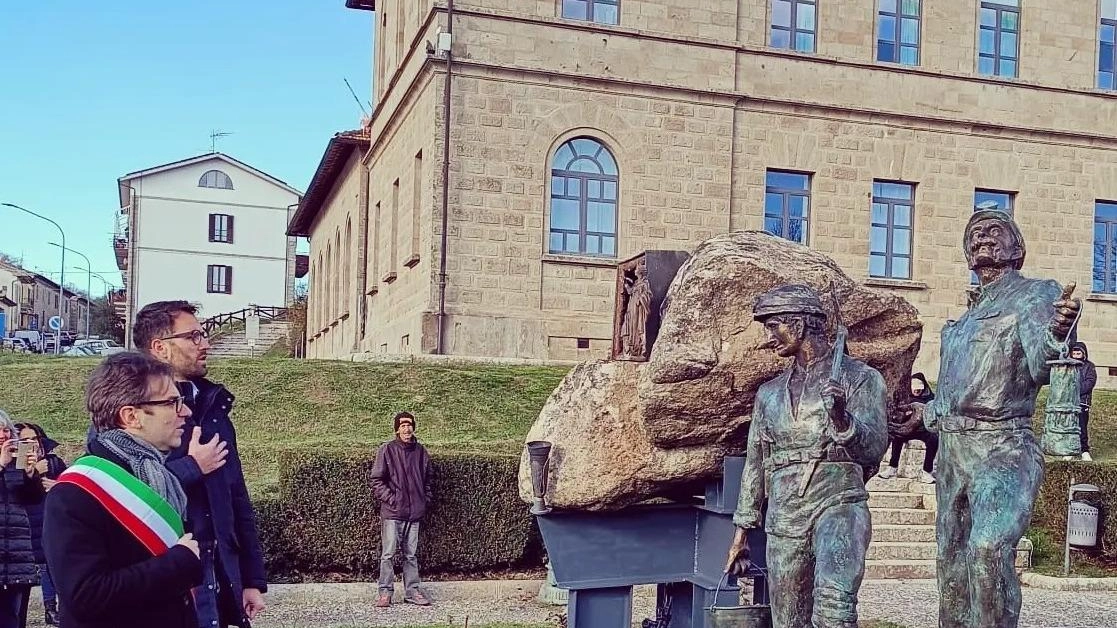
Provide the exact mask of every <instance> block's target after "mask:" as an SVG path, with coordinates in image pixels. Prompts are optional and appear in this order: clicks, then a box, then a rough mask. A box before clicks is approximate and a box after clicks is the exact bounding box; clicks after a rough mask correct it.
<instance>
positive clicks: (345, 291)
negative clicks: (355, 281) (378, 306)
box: [341, 216, 356, 312]
mask: <svg viewBox="0 0 1117 628" xmlns="http://www.w3.org/2000/svg"><path fill="white" fill-rule="evenodd" d="M341 263H342V265H343V266H342V269H341V274H342V282H341V283H342V293H341V311H342V312H348V311H349V303H350V300H351V299H352V298H353V297H352V296H350V295H351V294H352V292H351V290H352V289H353V285H352V283H351V282H350V278H351V277H352V273H353V265H354V264H355V263H356V262H354V260H353V222H352V220H351V219H350V217H349V216H346V217H345V257H343V258H342V261H341Z"/></svg>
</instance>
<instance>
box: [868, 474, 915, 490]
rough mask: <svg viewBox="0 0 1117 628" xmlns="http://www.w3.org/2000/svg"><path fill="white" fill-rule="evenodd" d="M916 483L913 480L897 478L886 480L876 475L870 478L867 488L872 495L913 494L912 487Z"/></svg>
mask: <svg viewBox="0 0 1117 628" xmlns="http://www.w3.org/2000/svg"><path fill="white" fill-rule="evenodd" d="M914 482H915V481H914V480H912V479H911V478H900V477H896V478H892V479H890V480H886V479H884V478H882V477H880V476H879V475H874V476H873V477H871V478H869V481H868V482H867V483H866V484H865V488H866V489H868V490H869V492H870V493H910V492H912V490H911V485H912V484H913V483H914Z"/></svg>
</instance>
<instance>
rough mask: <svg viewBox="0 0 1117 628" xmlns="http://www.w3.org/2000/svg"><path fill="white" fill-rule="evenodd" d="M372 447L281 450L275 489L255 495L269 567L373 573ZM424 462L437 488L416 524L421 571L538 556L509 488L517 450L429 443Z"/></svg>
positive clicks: (528, 520)
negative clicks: (445, 448)
mask: <svg viewBox="0 0 1117 628" xmlns="http://www.w3.org/2000/svg"><path fill="white" fill-rule="evenodd" d="M375 456H376V452H375V451H371V452H370V451H368V450H362V451H359V452H353V451H349V452H339V451H336V450H335V451H314V452H306V453H285V454H281V456H280V460H279V463H280V485H279V494H278V496H277V497H276V498H274V499H265V500H261V501H259V502H258V503H257V504H256V510H257V517H258V519H259V526H260V534H261V541H262V543H263V546H264V548H265V552H266V554H267V562H268V570H269V573H271V574H278V575H280V576H281V577H286V578H291V577H303V576H310V577H319V578H320V577H324V576H325V577H328V576H329V575H330V574H344V576H345V577H357V578H372V579H375V578H376V576H377V574H379V570H380V563H379V560H380V516H379V512H380V507H379V504H378V503H377V501H376V498H375V497H373V493H372V481H371V477H370V474H371V471H372V465H373V462H374V460H375ZM431 463H432V468H433V474H434V477H433V491H434V495H435V498H434V503H433V504H432V506H431V509H430V510H429V511H428V513H427V516H426V518H425V519H424V520H423V523H422V525H421V526H420V528H419V556H418V558H419V565H420V570H421V571H422V572H427V573H429V572H439V571H442V572H445V571H484V570H489V569H499V568H505V567H511V566H521V565H531V566H538V565H541V564H542V561H541V556H540V550H539V547H540V543H539V540H538V532H537V531H536V530H535V523H534V520H533V519H532V517H531V516H530V515H529V514H528V507H527V505H526V504H524V503H523V502H522V501H520V498H519V495H518V491H517V488H516V474H517V468H518V466H519V463H520V459H519V457H518V456H510V455H491V454H485V453H439V452H431Z"/></svg>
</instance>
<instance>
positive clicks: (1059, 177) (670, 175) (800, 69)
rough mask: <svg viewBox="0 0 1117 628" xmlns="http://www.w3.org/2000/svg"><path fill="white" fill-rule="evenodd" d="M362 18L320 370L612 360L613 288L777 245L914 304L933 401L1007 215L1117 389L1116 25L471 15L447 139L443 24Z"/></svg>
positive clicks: (463, 1)
mask: <svg viewBox="0 0 1117 628" xmlns="http://www.w3.org/2000/svg"><path fill="white" fill-rule="evenodd" d="M347 4H348V5H349V6H351V7H352V8H360V9H371V10H373V11H374V13H372V15H373V18H374V20H375V28H376V37H375V51H374V63H373V66H374V80H373V83H374V85H375V88H374V99H375V102H376V103H377V106H376V112H375V115H374V116H373V117H372V119H371V121H370V122H369V124H368V125H367V127H366V128H365V129H363V131H362V132H364V133H367V134H368V137H369V148H368V149H367V151H364V153H363V154H362V155H360V156H359V157H356V156H353V157H351V158H350V159H349V166H348V167H350V168H352V169H353V170H355V171H356V175H354V176H355V178H356V179H357V182H353V181H350V180H349V179H348V178H344V177H338V179H337V181H342V179H344V181H342V182H340V183H338V182H336V181H330V182H327V183H328V184H329V185H330V186H334V185H336V186H337V187H336V189H335V188H334V187H331V189H330V190H329V193H330V194H332V195H334V196H344V197H345V199H347V200H346V202H344V203H343V202H342V201H341V200H336V199H335V200H332V201H328V202H327V201H322V202H320V203H318V204H317V205H313V204H310V205H308V204H307V203H306V202H305V200H304V206H300V208H299V210H298V212H296V221H300V220H301V223H300V224H301V225H302V231H304V232H305V234H306V235H310V237H311V284H312V285H313V284H314V283H315V279H316V278H317V279H318V280H319V283H320V284H325V283H326V282H328V281H332V280H334V279H336V277H337V275H338V270H337V269H339V268H353V269H356V270H355V275H356V274H360V275H361V276H362V277H363V278H364V279H363V280H358V281H357V282H355V283H353V284H349V283H348V282H347V281H343V282H342V283H343V286H348V288H347V289H340V288H339V289H337V290H333V289H332V288H328V289H327V290H326V291H325V292H323V291H322V290H321V289H319V288H313V287H312V289H311V312H312V313H311V317H310V324H309V326H308V355H309V356H311V357H346V356H348V355H351V354H353V353H363V352H371V353H394V354H408V353H435V352H438V351H440V350H441V352H443V353H447V354H452V355H461V356H487V357H518V358H543V359H585V358H589V357H596V356H602V355H605V354H606V353H607V352H608V348H609V345H610V335H611V316H612V302H613V290H614V273H615V267H616V264H617V262H618V261H619V260H623V259H625V258H627V257H629V256H631V255H634V254H636V253H639V252H641V251H643V250H646V249H682V250H690V249H693V248H694V246H696V245H697V244H698V243H699V242H701V241H702V240H704V239H706V238H708V237H710V236H712V235H714V234H717V233H723V232H726V231H729V230H736V229H769V230H772V231H775V232H777V234H779V235H783V236H785V237H791V238H793V239H797V240H800V241H802V242H803V243H804V244H806V245H807V246H810V247H812V248H815V249H817V250H819V251H822V252H824V253H826V254H828V255H830V256H832V257H833V258H834V259H835V260H837V261H838V263H840V264H841V265H842V267H843V268H844V269H845V270H846V271H847V272H848V273H849V274H851V275H852V276H855V277H859V278H861V279H862V280H863V281H864V282H865V283H866V284H868V285H872V286H875V287H879V288H881V289H884V290H890V291H896V292H899V293H901V294H902V295H903V296H904V297H905V298H907V299H908V300H910V301H911V302H913V303H914V304H916V305H917V307H918V308H919V309H920V312H921V315H922V317H923V320H924V323H925V334H924V346H923V348H922V351H921V354H920V357H919V360H918V361H917V368H919V369H921V370H924V371H926V372H927V373H928V375H929V376H931V377H934V376H935V372H934V371H935V369H936V367H937V361H938V355H937V354H938V331H939V329H940V328H941V327H942V325H943V323H944V322H945V321H946V320H947V319H950V318H956V317H957V316H958V315H960V314H961V313H962V312H963V311H964V309H965V303H966V296H965V294H966V290H967V288H968V287H969V286H970V277H971V275H970V273H969V271H968V270H967V268H966V266H965V259H964V257H963V254H962V251H961V232H962V227H963V226H964V224H965V222H966V219H967V217H968V214H969V213H970V212H972V211H973V208H974V206H975V204H976V203H978V202H983V201H984V202H990V201H991V202H993V203H996V204H998V205H999V206H1001V207H1002V208H1005V209H1010V210H1011V211H1013V212H1014V214H1015V216H1016V218H1017V219H1018V221H1019V223H1020V225H1021V228H1022V230H1023V232H1024V235H1025V237H1026V238H1027V240H1028V261H1027V264H1026V266H1025V273H1026V274H1032V275H1035V276H1045V277H1053V278H1056V279H1058V280H1059V281H1062V282H1064V283H1066V282H1071V281H1075V282H1077V284H1078V286H1079V288H1078V291H1077V293H1076V294H1078V295H1079V296H1082V297H1084V298H1085V299H1086V307H1085V314H1084V316H1083V319H1082V324H1081V331H1080V337H1081V338H1082V339H1083V340H1085V341H1086V342H1088V343H1089V344H1090V345H1091V357H1092V358H1093V359H1094V360H1095V362H1097V363H1098V364H1099V366H1100V367H1101V368H1100V373H1099V374H1100V375H1101V376H1102V377H1103V381H1104V378H1107V377H1112V376H1117V324H1115V323H1114V321H1117V294H1114V293H1117V286H1115V285H1114V280H1115V268H1114V264H1117V225H1115V222H1117V209H1112V207H1113V206H1112V205H1111V204H1110V203H1108V202H1109V201H1113V202H1117V151H1115V150H1114V148H1117V92H1114V91H1112V89H1111V88H1112V87H1113V83H1112V80H1113V79H1112V76H1113V75H1112V69H1113V63H1114V46H1113V43H1112V42H1113V28H1114V20H1117V15H1110V13H1111V12H1112V11H1117V8H1114V7H1113V4H1114V3H1113V2H1112V1H1111V0H1083V1H1082V2H1073V3H1066V2H1060V1H1058V0H1001V1H999V2H995V3H994V2H990V1H987V0H941V1H937V2H933V3H932V2H927V1H926V0H923V1H920V0H842V1H841V2H838V1H836V0H672V1H668V0H455V1H454V2H453V17H452V20H453V26H452V37H450V38H449V39H451V41H452V43H451V44H450V53H451V57H450V63H449V65H450V74H451V79H450V89H451V98H450V108H449V116H448V118H447V116H446V115H445V111H444V107H443V98H444V90H445V89H446V85H447V80H446V76H447V65H448V63H447V56H446V54H445V53H444V52H443V51H442V48H443V44H444V43H445V40H446V39H447V37H446V31H447V30H448V28H447V19H448V18H447V12H448V11H447V9H448V7H447V6H446V3H445V2H444V1H439V2H435V1H433V0H375V1H374V0H349V2H348V3H347ZM440 34H441V37H440ZM1107 73H1108V74H1107ZM446 124H448V125H449V136H450V142H449V151H448V154H449V168H448V172H449V177H448V182H449V190H448V198H447V203H446V224H447V233H446V241H447V246H446V249H445V254H446V261H445V266H446V287H445V306H444V316H443V317H442V318H443V320H442V330H443V337H442V346H441V347H440V346H439V334H438V329H439V325H438V323H439V318H440V317H439V312H440V281H439V279H440V251H441V250H442V249H441V246H440V244H441V233H442V229H441V225H442V217H443V216H442V212H443V202H442V175H441V169H442V162H443V141H442V134H443V130H444V128H445V126H444V125H446ZM325 184H326V183H323V185H325ZM342 186H347V187H345V188H344V190H342ZM788 186H790V187H788ZM312 187H313V185H312ZM362 190H363V192H362ZM362 193H365V194H367V197H366V198H363V199H362V198H360V195H361V194H362ZM354 194H356V200H357V204H356V205H353V204H352V203H349V202H348V200H351V199H350V197H351V196H352V195H354ZM310 196H311V193H309V192H308V194H307V197H308V198H309V197H310ZM343 206H344V207H343ZM343 209H344V216H342V212H343ZM300 215H301V217H300ZM348 224H352V225H354V231H353V234H352V235H351V236H346V235H345V234H347V233H349V231H348V227H345V226H342V225H348ZM358 225H360V226H359V227H358ZM1110 229H1112V232H1111V231H1109V230H1110ZM327 232H328V233H327ZM339 234H340V238H341V239H339ZM1095 234H1098V235H1097V237H1095ZM1107 238H1112V240H1108V239H1107ZM1095 240H1098V242H1097V244H1098V246H1095ZM1103 240H1104V242H1103ZM350 242H352V243H350ZM331 251H333V252H332V253H331ZM338 251H341V253H340V256H339V254H338ZM331 255H333V256H335V258H336V259H337V261H336V262H331V261H330V259H331V258H330V256H331ZM345 272H347V271H345ZM323 277H325V279H326V281H321V280H322V279H323ZM326 301H328V302H326ZM747 305H748V304H742V307H746V306H747ZM347 317H357V319H358V321H363V325H361V324H359V323H358V324H350V325H349V326H348V327H343V325H345V324H346V323H347V321H348V320H349V318H347ZM339 328H340V329H342V331H343V333H344V334H345V338H344V340H343V341H335V340H330V341H322V338H324V337H326V336H328V335H329V334H334V333H335V332H334V331H332V330H334V329H339ZM327 330H330V331H327ZM1108 381H1109V382H1110V383H1113V382H1114V381H1115V380H1114V379H1109V380H1108Z"/></svg>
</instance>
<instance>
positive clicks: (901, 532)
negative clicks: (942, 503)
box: [873, 517, 935, 543]
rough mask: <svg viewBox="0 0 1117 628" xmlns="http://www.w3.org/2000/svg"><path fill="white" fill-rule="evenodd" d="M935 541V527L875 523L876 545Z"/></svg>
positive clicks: (874, 537) (874, 538) (874, 540)
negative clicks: (879, 543) (878, 543)
mask: <svg viewBox="0 0 1117 628" xmlns="http://www.w3.org/2000/svg"><path fill="white" fill-rule="evenodd" d="M873 518H874V519H876V517H873ZM934 541H935V526H933V525H889V524H881V523H877V522H876V521H873V542H874V543H877V542H881V543H933V542H934Z"/></svg>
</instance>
